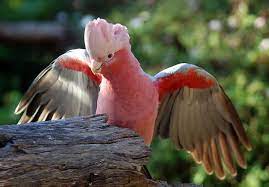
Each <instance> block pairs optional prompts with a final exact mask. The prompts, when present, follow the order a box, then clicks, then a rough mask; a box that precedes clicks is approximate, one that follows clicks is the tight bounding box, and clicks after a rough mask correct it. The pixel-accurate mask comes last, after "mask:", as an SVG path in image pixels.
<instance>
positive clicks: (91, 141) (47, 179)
mask: <svg viewBox="0 0 269 187" xmlns="http://www.w3.org/2000/svg"><path fill="white" fill-rule="evenodd" d="M105 122H106V116H104V115H97V116H93V117H76V118H72V119H67V120H58V121H47V122H40V123H29V124H27V125H4V126H0V186H169V185H168V184H167V183H166V182H156V181H153V180H150V179H148V178H147V177H146V176H145V175H144V174H143V173H142V172H141V168H142V166H143V165H145V164H146V163H147V161H148V159H149V155H150V149H149V147H148V146H146V145H145V144H144V143H143V140H142V139H141V138H140V137H139V136H138V135H137V134H136V133H134V132H133V131H131V130H129V129H124V128H119V127H115V126H109V125H107V124H106V123H105ZM188 186H189V185H188Z"/></svg>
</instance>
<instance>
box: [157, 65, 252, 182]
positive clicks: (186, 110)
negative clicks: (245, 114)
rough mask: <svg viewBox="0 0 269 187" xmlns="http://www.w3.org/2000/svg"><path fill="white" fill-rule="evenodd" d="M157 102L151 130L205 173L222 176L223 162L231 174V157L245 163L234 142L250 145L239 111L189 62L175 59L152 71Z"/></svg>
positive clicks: (239, 163)
mask: <svg viewBox="0 0 269 187" xmlns="http://www.w3.org/2000/svg"><path fill="white" fill-rule="evenodd" d="M155 85H156V86H157V88H158V90H159V95H160V107H159V113H158V116H157V119H156V125H155V135H159V136H161V137H163V138H168V137H169V138H171V140H172V142H173V143H174V144H175V145H176V147H177V148H178V149H185V150H187V151H188V152H189V153H191V154H192V156H193V158H194V160H195V161H196V162H197V163H202V164H203V166H204V168H205V170H206V171H207V173H208V174H212V173H213V172H215V174H216V175H217V177H218V178H220V179H224V178H225V172H224V170H223V165H225V166H226V168H227V169H228V171H229V172H230V173H231V174H232V175H233V176H235V175H236V174H237V171H236V167H235V165H234V162H233V159H234V158H235V160H236V161H237V163H238V165H239V166H241V167H242V168H245V167H246V162H245V159H244V156H243V154H242V153H241V151H240V146H239V145H240V143H241V144H243V145H244V147H245V148H247V149H248V150H250V149H251V144H250V142H249V140H248V138H247V136H246V133H245V131H244V128H243V126H242V123H241V121H240V119H239V116H238V114H237V112H236V110H235V108H234V106H233V104H232V103H231V101H230V99H229V98H228V96H227V95H226V94H225V93H224V91H223V89H222V87H221V86H220V85H219V83H218V82H217V81H216V79H215V78H214V77H213V76H212V75H210V74H209V73H207V72H206V71H205V70H203V69H201V68H199V67H197V66H195V65H191V64H186V63H182V64H178V65H175V66H173V67H171V68H168V69H165V70H163V71H161V72H160V73H158V74H157V75H155Z"/></svg>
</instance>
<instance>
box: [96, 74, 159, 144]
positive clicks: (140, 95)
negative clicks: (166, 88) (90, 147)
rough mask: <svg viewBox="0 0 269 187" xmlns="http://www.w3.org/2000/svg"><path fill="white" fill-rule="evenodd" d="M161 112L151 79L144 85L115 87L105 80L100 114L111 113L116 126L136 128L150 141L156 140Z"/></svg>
mask: <svg viewBox="0 0 269 187" xmlns="http://www.w3.org/2000/svg"><path fill="white" fill-rule="evenodd" d="M121 86H122V85H121ZM133 86H135V88H134V87H133ZM143 88H144V89H143ZM157 112H158V93H157V90H156V88H155V87H154V85H153V83H152V81H151V80H150V79H149V78H146V79H145V80H144V81H143V85H137V84H136V85H132V88H131V87H130V88H129V89H127V88H126V87H122V88H118V89H112V87H111V85H109V84H108V83H105V81H104V82H102V83H101V87H100V93H99V97H98V103H97V112H96V113H97V114H101V113H106V114H108V117H109V120H108V123H110V124H112V125H117V126H120V127H124V128H130V129H132V130H134V131H135V132H137V133H138V134H139V135H140V136H142V137H143V138H144V141H145V143H146V144H150V143H151V141H152V136H153V131H154V124H155V119H156V116H157Z"/></svg>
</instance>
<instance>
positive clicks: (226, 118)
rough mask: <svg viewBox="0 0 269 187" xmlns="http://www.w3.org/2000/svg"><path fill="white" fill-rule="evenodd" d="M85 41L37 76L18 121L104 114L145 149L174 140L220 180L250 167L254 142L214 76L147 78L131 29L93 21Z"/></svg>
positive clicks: (191, 73) (187, 67) (179, 67)
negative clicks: (248, 158) (138, 139)
mask: <svg viewBox="0 0 269 187" xmlns="http://www.w3.org/2000/svg"><path fill="white" fill-rule="evenodd" d="M84 43H85V49H74V50H70V51H68V52H66V53H64V54H62V55H61V56H59V57H58V58H56V59H55V60H54V61H53V62H52V63H51V64H50V65H49V66H48V67H47V68H45V69H44V70H43V71H42V72H41V73H40V74H39V75H38V76H37V77H36V78H35V80H34V81H33V83H32V84H31V86H30V87H29V88H28V90H27V91H26V93H25V94H24V96H23V97H22V99H21V101H20V102H19V104H18V106H17V108H16V109H15V113H16V114H22V115H21V118H20V120H19V122H18V123H19V124H24V123H29V122H34V121H47V120H58V119H65V118H70V117H74V116H85V115H92V114H104V113H105V114H107V116H108V124H110V125H116V126H119V127H123V128H129V129H132V130H133V131H135V132H136V133H138V134H139V135H140V136H141V137H142V138H143V139H144V142H145V144H146V145H150V144H151V142H152V140H153V138H154V137H161V138H163V139H170V140H171V141H172V143H173V144H174V145H175V148H176V149H178V150H185V151H187V152H188V153H189V154H191V156H192V157H193V159H194V161H195V162H196V163H197V164H201V165H203V167H204V170H205V171H206V173H207V174H209V175H211V174H213V173H214V174H215V175H216V177H217V178H219V179H220V180H223V179H224V178H225V177H226V176H227V175H231V176H233V177H234V176H236V175H237V165H239V166H240V167H241V168H246V166H247V163H246V160H245V158H244V154H243V152H242V147H244V148H245V149H246V150H248V151H250V150H251V149H252V145H251V142H250V140H249V138H248V136H247V134H246V131H245V130H244V127H243V125H242V122H241V120H240V118H239V115H238V113H237V111H236V109H235V107H234V105H233V104H232V102H231V100H230V99H229V97H228V96H227V95H226V93H225V92H224V89H223V88H222V86H221V85H220V84H219V82H218V81H217V80H216V78H215V77H214V76H212V75H211V74H210V73H208V72H207V71H205V70H204V69H203V68H201V67H198V66H196V65H193V64H189V63H179V64H176V65H174V66H172V67H169V68H167V69H164V70H162V71H160V72H159V73H157V74H156V75H154V76H151V75H148V74H147V73H145V72H144V71H143V69H142V68H141V66H140V63H139V61H138V59H137V58H136V57H135V56H134V54H133V53H132V49H131V43H130V36H129V33H128V29H127V27H126V26H124V25H121V24H119V23H116V24H113V23H110V22H108V21H107V20H105V19H101V18H97V19H94V20H91V21H89V22H88V23H87V24H86V26H85V32H84Z"/></svg>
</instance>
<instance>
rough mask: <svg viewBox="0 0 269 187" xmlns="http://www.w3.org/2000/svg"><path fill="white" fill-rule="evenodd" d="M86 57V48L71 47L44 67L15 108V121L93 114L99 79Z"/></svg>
mask: <svg viewBox="0 0 269 187" xmlns="http://www.w3.org/2000/svg"><path fill="white" fill-rule="evenodd" d="M87 58H88V55H87V52H86V50H84V49H75V50H71V51H68V52H66V53H65V54H63V55H61V56H59V57H58V58H57V59H56V60H54V62H53V63H51V64H50V65H49V66H48V67H47V68H45V69H44V70H43V71H42V72H41V73H40V74H39V75H38V76H37V77H36V78H35V80H34V81H33V83H32V85H31V86H30V87H29V89H28V90H27V92H26V93H25V95H24V96H23V98H22V99H21V101H20V103H19V104H18V106H17V108H16V110H15V113H16V114H20V113H23V114H22V116H21V119H20V121H19V124H20V123H29V122H32V121H45V120H54V119H62V118H68V117H72V116H80V115H90V114H95V111H96V103H97V97H98V92H99V83H100V79H99V77H97V76H95V75H94V74H93V73H92V72H91V70H90V68H89V67H88V66H87Z"/></svg>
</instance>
